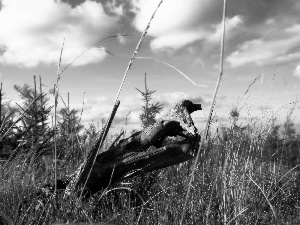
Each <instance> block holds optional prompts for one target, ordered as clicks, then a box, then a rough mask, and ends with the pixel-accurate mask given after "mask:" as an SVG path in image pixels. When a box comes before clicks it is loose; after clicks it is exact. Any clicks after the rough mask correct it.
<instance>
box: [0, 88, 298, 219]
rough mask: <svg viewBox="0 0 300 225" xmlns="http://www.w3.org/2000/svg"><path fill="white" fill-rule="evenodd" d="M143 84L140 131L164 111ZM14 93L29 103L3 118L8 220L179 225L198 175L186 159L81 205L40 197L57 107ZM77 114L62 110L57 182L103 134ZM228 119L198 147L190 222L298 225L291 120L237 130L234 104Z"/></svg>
mask: <svg viewBox="0 0 300 225" xmlns="http://www.w3.org/2000/svg"><path fill="white" fill-rule="evenodd" d="M145 85H146V83H145ZM145 88H146V89H145V92H143V91H140V92H141V94H142V96H143V100H144V102H145V106H144V107H143V108H142V110H143V111H142V114H141V121H142V123H143V126H147V125H148V123H150V122H149V121H147V120H146V119H145V118H150V119H149V120H150V121H153V119H155V114H156V113H155V112H158V111H159V110H160V109H161V107H162V106H161V105H160V104H159V103H157V104H150V100H151V95H152V94H153V93H154V91H150V90H149V89H148V88H147V85H146V86H145ZM15 89H16V91H17V92H19V94H20V95H21V97H22V98H23V100H24V101H23V105H20V106H19V109H18V110H16V109H15V110H12V109H9V107H8V106H7V105H5V104H2V105H1V111H2V112H6V113H5V114H3V113H2V118H1V131H2V133H1V135H3V132H5V131H7V130H8V126H13V128H14V129H11V131H10V132H8V134H7V135H6V138H3V139H2V140H1V153H2V157H3V158H6V160H3V161H2V164H1V167H2V168H1V174H0V182H1V187H2V188H1V189H0V196H1V201H0V221H1V224H49V223H54V222H59V223H68V222H86V223H96V222H104V223H108V224H110V223H111V224H132V223H135V224H178V223H179V221H180V213H178V212H181V211H182V207H183V205H184V199H185V194H186V189H187V184H188V179H189V174H190V172H191V171H190V167H189V166H188V163H183V164H181V165H176V166H172V167H169V168H166V169H163V170H161V171H158V172H156V173H154V175H153V174H151V175H147V176H146V175H145V176H138V177H135V178H133V179H130V180H128V181H125V182H123V183H119V184H117V185H114V186H112V187H110V188H109V189H107V190H103V191H101V192H100V193H98V194H97V195H96V196H94V197H93V198H92V199H90V200H89V201H87V202H83V203H79V204H78V201H77V199H76V196H68V197H65V196H64V195H63V193H60V192H58V193H57V194H56V195H54V194H53V193H48V194H47V193H46V192H42V191H41V188H42V187H43V186H44V185H45V184H46V183H49V182H51V181H53V178H54V174H53V162H52V161H51V163H50V166H49V165H47V166H46V165H45V163H44V160H43V158H44V159H45V157H44V156H47V155H48V156H49V155H50V156H51V155H52V154H53V145H54V143H53V129H52V128H51V126H50V125H49V122H48V121H49V119H48V120H47V119H46V118H49V117H51V110H50V109H51V106H48V105H49V102H48V98H47V96H46V95H41V96H40V97H38V98H36V100H34V99H35V97H36V96H38V93H37V91H36V87H34V88H31V87H30V86H29V85H24V86H23V87H18V86H15ZM32 102H34V104H31V105H30V103H32ZM149 105H150V106H149ZM28 106H30V107H28ZM155 106H158V108H156V109H154V110H153V111H151V110H152V108H153V107H155ZM147 110H148V111H147ZM149 110H150V111H149ZM149 112H150V113H149ZM19 113H22V114H23V115H24V116H23V117H21V119H17V115H18V114H19ZM78 114H79V113H78V111H76V110H74V109H70V108H69V106H68V105H66V107H65V108H63V109H61V110H60V111H59V116H58V124H59V125H58V132H57V133H58V137H57V144H58V146H59V147H58V149H59V152H58V159H59V160H60V164H58V171H59V178H63V177H66V176H67V175H68V174H69V173H70V172H72V171H74V168H76V167H77V166H78V165H79V164H80V163H81V162H82V159H83V157H84V154H85V152H86V151H87V150H88V148H89V146H90V144H91V143H92V141H93V139H94V137H95V135H96V133H97V132H96V128H95V126H94V125H93V124H91V125H90V127H89V128H88V129H84V128H83V126H82V125H81V124H80V118H79V117H78ZM291 114H292V113H290V114H289V115H291ZM146 115H148V116H149V115H151V116H149V117H147V116H146ZM230 116H231V126H223V127H219V129H218V132H217V133H215V134H212V133H211V134H210V135H209V140H208V142H207V143H206V144H205V146H204V147H203V149H202V151H201V157H200V163H199V165H198V166H197V170H196V173H195V178H194V179H195V181H194V183H193V184H194V185H193V187H192V188H191V193H190V198H189V202H188V204H187V209H186V215H185V219H184V224H298V223H299V222H300V221H299V217H298V215H299V213H300V211H299V207H300V202H299V201H300V173H299V159H300V155H299V151H300V149H299V144H300V142H299V138H297V135H296V133H295V130H294V129H293V123H292V122H291V120H289V119H288V118H290V117H291V116H289V117H287V120H286V122H285V123H284V125H283V126H280V125H278V124H276V121H275V119H273V120H272V122H271V123H270V124H269V126H265V127H267V128H266V129H264V130H261V129H259V128H257V127H255V126H254V125H247V126H241V125H239V123H238V121H239V120H240V118H239V116H240V115H239V112H238V110H237V109H236V108H235V109H233V110H232V111H231V112H230ZM16 120H18V123H16V124H14V122H16ZM280 128H281V129H280ZM16 143H17V144H16ZM4 152H6V154H4ZM7 156H9V157H7ZM7 159H9V161H7ZM54 196H56V197H54Z"/></svg>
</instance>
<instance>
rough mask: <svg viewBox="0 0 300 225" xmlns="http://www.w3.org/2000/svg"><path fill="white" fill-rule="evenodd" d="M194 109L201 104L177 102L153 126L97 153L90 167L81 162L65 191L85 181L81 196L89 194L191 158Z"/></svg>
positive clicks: (195, 143) (194, 147)
mask: <svg viewBox="0 0 300 225" xmlns="http://www.w3.org/2000/svg"><path fill="white" fill-rule="evenodd" d="M197 110H201V105H200V104H193V103H192V102H191V101H189V100H182V101H180V102H179V103H177V104H176V105H175V106H174V107H173V108H172V109H171V110H170V111H169V112H168V113H167V114H166V115H165V116H163V117H162V118H161V119H159V120H158V121H157V122H156V123H155V124H154V125H152V126H150V127H147V128H145V129H144V130H142V131H139V132H136V133H134V134H133V135H131V136H130V137H128V138H125V139H121V140H120V141H118V142H117V143H115V144H113V145H112V146H110V147H109V148H108V150H106V151H104V152H102V153H100V154H99V155H98V156H97V158H96V161H95V164H94V165H93V166H92V165H91V163H88V164H86V163H83V164H82V166H81V167H79V169H78V170H77V171H75V172H74V174H73V175H72V176H71V177H70V180H69V182H68V185H67V190H68V192H69V193H70V191H75V192H78V193H79V191H80V192H81V190H82V187H83V186H84V184H85V183H86V185H85V189H84V190H83V196H84V197H89V196H90V195H93V194H94V193H96V192H98V191H100V190H101V189H104V188H107V187H108V186H109V185H111V184H113V183H115V182H118V181H121V180H123V179H126V178H129V177H133V176H136V175H138V174H141V173H145V172H150V171H153V170H157V169H161V168H165V167H168V166H171V165H175V164H178V163H182V162H184V161H187V160H189V159H192V158H193V157H194V155H195V153H196V150H197V149H198V143H199V139H200V135H199V134H198V133H197V128H196V127H195V126H194V123H193V120H192V118H191V116H190V114H191V113H192V112H194V111H197ZM89 170H91V173H90V175H89V176H88V174H89V173H88V171H89ZM84 171H85V172H84ZM79 174H80V176H79Z"/></svg>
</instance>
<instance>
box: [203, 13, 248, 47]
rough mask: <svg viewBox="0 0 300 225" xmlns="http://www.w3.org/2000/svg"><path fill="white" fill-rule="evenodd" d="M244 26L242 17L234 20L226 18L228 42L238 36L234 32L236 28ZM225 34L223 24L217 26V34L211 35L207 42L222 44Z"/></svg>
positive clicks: (235, 17) (236, 17)
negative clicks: (223, 33) (223, 34)
mask: <svg viewBox="0 0 300 225" xmlns="http://www.w3.org/2000/svg"><path fill="white" fill-rule="evenodd" d="M242 24H243V19H242V17H241V16H239V15H238V16H234V17H232V18H226V22H225V32H226V40H228V39H230V38H231V37H232V36H233V35H235V34H236V32H234V30H235V29H236V28H239V27H240V26H241V25H242ZM222 32H223V26H222V23H220V24H218V25H216V26H215V32H214V33H212V34H210V35H209V36H208V37H207V40H208V41H209V42H214V43H217V42H220V40H221V37H222Z"/></svg>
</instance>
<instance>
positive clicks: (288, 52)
mask: <svg viewBox="0 0 300 225" xmlns="http://www.w3.org/2000/svg"><path fill="white" fill-rule="evenodd" d="M278 34H280V35H278ZM299 43H300V26H291V27H289V28H288V29H286V30H280V28H276V29H273V30H271V31H270V33H269V34H268V35H267V36H264V37H262V38H258V39H253V40H249V41H245V42H244V43H243V44H241V45H240V46H238V48H237V50H235V51H234V52H232V53H231V54H230V55H229V56H228V57H227V59H226V61H227V62H228V63H229V64H230V65H231V66H232V67H240V66H244V65H246V64H256V65H260V66H263V65H274V64H279V63H289V62H294V61H296V60H299V59H300V47H299Z"/></svg>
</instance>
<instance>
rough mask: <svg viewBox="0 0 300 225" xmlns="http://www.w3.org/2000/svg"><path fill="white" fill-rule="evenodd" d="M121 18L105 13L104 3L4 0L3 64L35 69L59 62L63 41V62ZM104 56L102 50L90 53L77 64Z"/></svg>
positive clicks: (0, 18)
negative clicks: (72, 5) (41, 64)
mask: <svg viewBox="0 0 300 225" xmlns="http://www.w3.org/2000/svg"><path fill="white" fill-rule="evenodd" d="M117 22H118V17H112V16H108V15H107V14H105V11H104V9H103V7H102V5H101V3H96V2H92V1H85V2H84V3H82V4H80V5H78V6H76V7H74V8H72V7H71V6H70V5H69V4H67V3H63V2H61V1H60V0H57V1H54V0H43V1H39V0H23V1H18V0H3V1H2V9H1V11H0V49H1V51H0V52H1V53H2V54H1V56H0V63H6V64H16V65H19V66H25V67H34V66H37V65H38V64H40V63H45V64H49V63H57V62H58V58H59V54H60V49H61V47H62V43H63V39H64V38H65V47H64V51H63V62H64V63H69V62H70V61H72V60H73V59H74V58H75V57H76V56H78V55H79V54H80V53H81V52H83V51H84V50H85V49H87V48H88V47H89V46H91V45H92V44H93V43H95V42H97V41H99V40H101V39H102V38H104V37H106V36H108V35H111V33H112V31H113V30H115V29H116V27H117ZM104 57H105V52H104V51H100V50H91V51H88V52H87V53H86V54H85V55H84V56H82V57H81V58H79V59H78V60H77V65H84V64H88V63H95V62H98V61H100V60H102V59H103V58H104Z"/></svg>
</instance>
